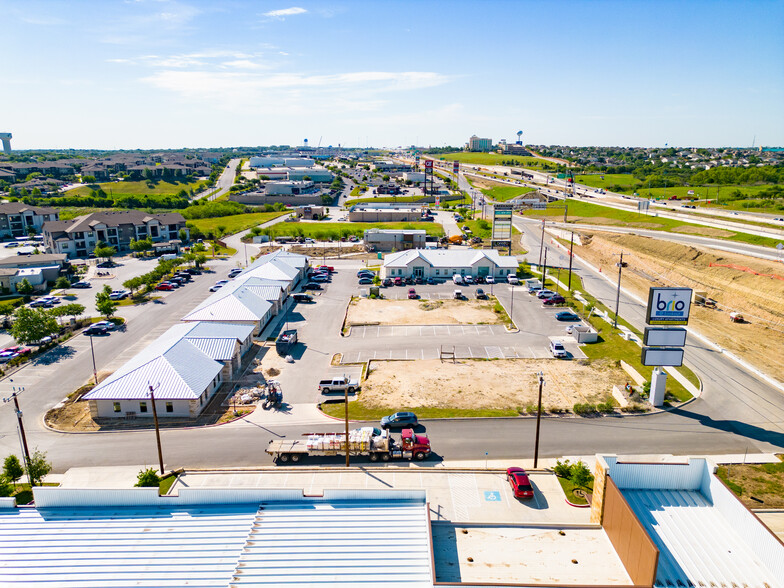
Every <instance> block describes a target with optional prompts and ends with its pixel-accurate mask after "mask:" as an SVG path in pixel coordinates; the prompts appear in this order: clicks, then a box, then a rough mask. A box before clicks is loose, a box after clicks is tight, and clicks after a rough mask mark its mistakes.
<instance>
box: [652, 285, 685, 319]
mask: <svg viewBox="0 0 784 588" xmlns="http://www.w3.org/2000/svg"><path fill="white" fill-rule="evenodd" d="M690 308H691V288H651V289H650V291H649V293H648V310H647V312H646V315H645V322H646V323H648V324H649V325H686V324H688V323H689V309H690Z"/></svg>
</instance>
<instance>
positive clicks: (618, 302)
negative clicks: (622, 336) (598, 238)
mask: <svg viewBox="0 0 784 588" xmlns="http://www.w3.org/2000/svg"><path fill="white" fill-rule="evenodd" d="M620 255H621V259H620V261H619V262H618V264H617V265H618V291H617V292H616V293H615V319H614V320H613V328H614V329H617V328H618V312H619V311H620V308H621V272H622V271H623V268H624V266H625V265H626V264H625V263H624V261H623V251H621V253H620Z"/></svg>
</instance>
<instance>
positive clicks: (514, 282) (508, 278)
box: [506, 275, 520, 286]
mask: <svg viewBox="0 0 784 588" xmlns="http://www.w3.org/2000/svg"><path fill="white" fill-rule="evenodd" d="M506 281H507V282H508V283H510V284H512V285H513V286H516V285H517V284H519V283H520V280H518V279H517V276H513V275H508V276H506Z"/></svg>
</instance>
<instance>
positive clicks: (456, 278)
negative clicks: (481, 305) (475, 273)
mask: <svg viewBox="0 0 784 588" xmlns="http://www.w3.org/2000/svg"><path fill="white" fill-rule="evenodd" d="M452 281H453V282H454V283H455V284H457V285H462V284H463V276H461V275H460V274H455V275H454V276H452Z"/></svg>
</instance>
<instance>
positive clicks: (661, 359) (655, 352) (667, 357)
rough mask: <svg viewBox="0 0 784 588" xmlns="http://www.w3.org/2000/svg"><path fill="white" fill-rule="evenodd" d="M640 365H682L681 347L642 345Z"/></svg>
mask: <svg viewBox="0 0 784 588" xmlns="http://www.w3.org/2000/svg"><path fill="white" fill-rule="evenodd" d="M642 365H654V366H668V367H680V366H682V365H683V348H682V347H643V348H642Z"/></svg>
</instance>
